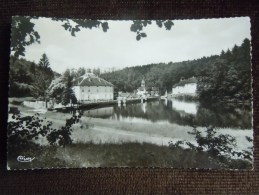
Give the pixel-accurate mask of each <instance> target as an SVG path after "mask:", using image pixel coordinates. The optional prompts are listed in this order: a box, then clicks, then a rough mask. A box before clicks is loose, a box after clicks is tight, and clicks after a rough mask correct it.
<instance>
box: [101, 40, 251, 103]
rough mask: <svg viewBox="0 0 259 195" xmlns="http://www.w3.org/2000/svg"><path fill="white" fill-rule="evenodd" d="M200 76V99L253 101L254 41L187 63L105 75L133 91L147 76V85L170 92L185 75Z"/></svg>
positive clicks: (122, 88) (106, 77)
mask: <svg viewBox="0 0 259 195" xmlns="http://www.w3.org/2000/svg"><path fill="white" fill-rule="evenodd" d="M192 76H195V77H197V78H198V94H199V98H200V99H201V100H204V101H250V100H251V62H250V41H249V40H248V39H245V40H244V42H243V44H242V45H241V46H234V48H233V49H232V50H231V51H230V50H227V51H226V52H224V51H223V52H221V54H220V55H215V56H210V57H202V58H200V59H197V60H191V61H184V62H177V63H173V62H169V63H159V64H149V65H144V66H135V67H130V68H124V69H122V70H118V71H112V72H108V73H103V74H101V77H103V78H104V79H106V80H107V81H110V82H111V83H113V84H114V85H115V86H116V87H117V90H118V91H127V92H133V91H134V90H136V89H137V88H138V87H140V83H141V80H142V79H143V78H144V79H145V81H146V86H147V88H150V87H159V89H160V93H161V94H163V93H164V92H165V91H166V90H167V91H168V92H170V91H171V90H172V87H173V85H174V84H176V83H178V82H179V81H180V79H181V78H190V77H192Z"/></svg>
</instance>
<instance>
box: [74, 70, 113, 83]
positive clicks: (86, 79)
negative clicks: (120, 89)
mask: <svg viewBox="0 0 259 195" xmlns="http://www.w3.org/2000/svg"><path fill="white" fill-rule="evenodd" d="M73 85H74V86H113V84H112V83H110V82H108V81H106V80H104V79H102V78H100V77H98V76H96V75H94V74H93V73H86V74H84V75H83V76H81V77H79V78H76V79H74V81H73Z"/></svg>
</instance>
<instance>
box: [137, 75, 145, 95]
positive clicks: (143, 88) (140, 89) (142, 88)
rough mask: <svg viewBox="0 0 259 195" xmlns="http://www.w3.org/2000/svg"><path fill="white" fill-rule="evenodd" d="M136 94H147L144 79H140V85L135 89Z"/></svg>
mask: <svg viewBox="0 0 259 195" xmlns="http://www.w3.org/2000/svg"><path fill="white" fill-rule="evenodd" d="M137 95H140V96H145V95H147V90H146V85H145V81H144V79H143V80H142V81H141V86H140V87H139V88H138V89H137Z"/></svg>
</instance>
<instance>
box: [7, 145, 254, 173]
mask: <svg viewBox="0 0 259 195" xmlns="http://www.w3.org/2000/svg"><path fill="white" fill-rule="evenodd" d="M18 155H24V156H26V157H35V159H34V160H33V161H32V163H21V162H18V161H17V160H16V158H17V156H18ZM8 166H9V167H10V168H11V169H32V168H33V169H34V168H52V167H53V168H62V167H72V168H73V167H74V168H80V167H174V168H239V169H244V168H251V164H249V163H248V162H246V161H241V160H230V161H226V163H225V164H224V163H222V162H220V161H219V160H218V159H213V158H211V157H210V156H208V154H207V153H204V152H199V153H198V152H195V151H192V150H190V149H181V148H170V147H167V146H157V145H154V144H149V143H142V144H140V143H125V144H93V143H86V144H80V143H78V144H72V145H70V146H66V147H64V148H62V147H55V146H37V145H34V147H30V148H28V149H24V148H23V149H20V151H17V152H16V154H14V153H13V155H9V158H8Z"/></svg>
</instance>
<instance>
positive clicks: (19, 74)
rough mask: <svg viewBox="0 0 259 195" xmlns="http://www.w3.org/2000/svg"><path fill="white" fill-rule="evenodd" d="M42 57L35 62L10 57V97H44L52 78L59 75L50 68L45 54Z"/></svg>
mask: <svg viewBox="0 0 259 195" xmlns="http://www.w3.org/2000/svg"><path fill="white" fill-rule="evenodd" d="M43 56H44V55H43ZM42 59H43V60H41V61H40V62H39V64H36V63H34V62H30V61H28V60H25V59H23V58H21V59H15V58H14V57H13V56H11V57H10V71H9V96H10V97H28V96H33V97H44V95H45V91H46V89H47V88H48V87H49V85H50V82H51V81H52V79H53V78H55V77H58V76H60V75H59V74H58V73H56V72H54V71H52V70H51V68H50V67H49V63H48V59H47V57H46V56H45V57H43V58H42Z"/></svg>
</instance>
